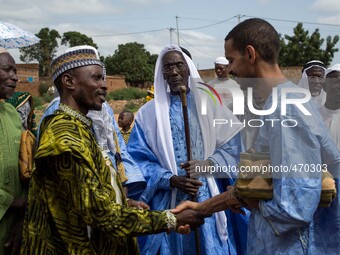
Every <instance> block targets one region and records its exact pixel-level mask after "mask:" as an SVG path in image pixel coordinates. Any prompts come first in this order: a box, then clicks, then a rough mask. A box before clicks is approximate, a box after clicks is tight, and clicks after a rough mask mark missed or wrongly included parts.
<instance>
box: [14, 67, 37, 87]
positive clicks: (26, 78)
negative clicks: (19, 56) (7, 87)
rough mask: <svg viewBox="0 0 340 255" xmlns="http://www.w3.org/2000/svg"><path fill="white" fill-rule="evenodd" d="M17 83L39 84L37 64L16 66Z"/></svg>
mask: <svg viewBox="0 0 340 255" xmlns="http://www.w3.org/2000/svg"><path fill="white" fill-rule="evenodd" d="M16 67H17V74H18V78H19V81H20V82H22V83H24V82H28V83H32V82H39V64H16Z"/></svg>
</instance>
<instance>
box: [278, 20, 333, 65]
mask: <svg viewBox="0 0 340 255" xmlns="http://www.w3.org/2000/svg"><path fill="white" fill-rule="evenodd" d="M338 41H339V36H338V35H336V36H334V37H333V38H332V37H331V36H328V37H327V38H326V46H325V47H324V48H323V44H324V42H325V39H324V38H321V35H320V32H319V29H315V31H314V32H313V33H312V34H311V35H309V32H308V31H306V30H304V28H303V25H302V23H298V24H297V26H296V27H295V28H294V35H293V36H288V35H285V36H284V37H283V38H282V36H281V51H280V55H279V64H280V66H303V65H304V64H305V63H307V62H308V61H310V60H314V59H315V60H320V61H322V62H324V63H325V65H326V66H328V65H329V64H330V63H331V62H332V59H333V58H334V53H335V52H337V51H338V48H335V45H336V43H337V42H338Z"/></svg>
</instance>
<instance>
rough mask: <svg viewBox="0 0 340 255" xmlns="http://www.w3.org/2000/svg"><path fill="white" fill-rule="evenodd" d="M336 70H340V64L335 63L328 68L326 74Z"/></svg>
mask: <svg viewBox="0 0 340 255" xmlns="http://www.w3.org/2000/svg"><path fill="white" fill-rule="evenodd" d="M334 71H338V72H340V64H335V65H334V66H332V67H329V68H327V69H326V72H325V76H326V75H327V74H329V73H331V72H334Z"/></svg>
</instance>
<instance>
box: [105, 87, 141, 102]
mask: <svg viewBox="0 0 340 255" xmlns="http://www.w3.org/2000/svg"><path fill="white" fill-rule="evenodd" d="M146 95H147V91H145V90H141V89H139V88H134V87H129V88H124V89H118V90H116V91H111V92H110V93H109V94H108V95H107V98H106V99H107V100H108V101H109V100H131V99H139V98H145V97H146Z"/></svg>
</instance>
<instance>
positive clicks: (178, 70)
mask: <svg viewBox="0 0 340 255" xmlns="http://www.w3.org/2000/svg"><path fill="white" fill-rule="evenodd" d="M162 71H163V77H164V79H165V80H166V81H167V83H168V84H169V87H170V91H171V94H178V93H179V87H180V86H183V85H184V86H185V87H186V88H187V90H188V79H189V67H188V65H187V63H186V61H185V59H184V57H183V55H182V54H181V53H180V52H178V51H169V52H168V53H166V54H165V55H164V56H163V59H162Z"/></svg>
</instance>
